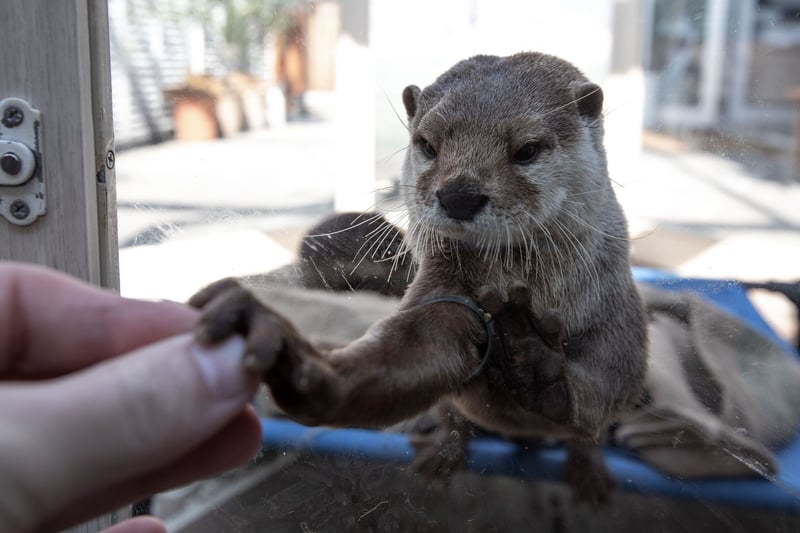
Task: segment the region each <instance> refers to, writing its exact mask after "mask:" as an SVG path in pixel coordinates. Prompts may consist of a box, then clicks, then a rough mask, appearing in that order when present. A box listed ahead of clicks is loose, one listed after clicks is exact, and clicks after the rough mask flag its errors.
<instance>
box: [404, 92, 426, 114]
mask: <svg viewBox="0 0 800 533" xmlns="http://www.w3.org/2000/svg"><path fill="white" fill-rule="evenodd" d="M421 92H422V91H421V90H420V88H419V87H417V86H416V85H409V86H408V87H406V88H405V89H403V105H404V106H406V113H408V118H414V115H416V114H417V100H418V99H419V95H420V93H421Z"/></svg>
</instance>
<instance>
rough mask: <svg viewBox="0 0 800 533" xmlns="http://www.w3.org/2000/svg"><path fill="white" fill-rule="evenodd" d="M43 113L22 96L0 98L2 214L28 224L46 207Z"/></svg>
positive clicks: (18, 222) (9, 219) (43, 211)
mask: <svg viewBox="0 0 800 533" xmlns="http://www.w3.org/2000/svg"><path fill="white" fill-rule="evenodd" d="M44 185H45V184H44V172H43V168H42V114H41V113H40V112H39V111H38V110H37V109H34V108H33V106H31V105H30V104H29V103H28V102H26V101H25V100H22V99H20V98H6V99H4V100H2V101H0V215H2V216H3V217H4V218H5V219H6V220H8V221H9V222H11V223H12V224H16V225H18V226H27V225H29V224H32V223H33V222H34V221H35V220H36V219H37V218H39V217H40V216H42V215H44V214H45V212H46V211H47V208H46V202H45V187H44Z"/></svg>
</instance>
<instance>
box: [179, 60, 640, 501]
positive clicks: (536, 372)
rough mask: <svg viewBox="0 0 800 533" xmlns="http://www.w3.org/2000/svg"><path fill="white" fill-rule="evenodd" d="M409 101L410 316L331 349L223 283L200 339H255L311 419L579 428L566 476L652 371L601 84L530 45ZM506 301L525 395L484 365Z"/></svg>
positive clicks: (202, 301) (405, 307)
mask: <svg viewBox="0 0 800 533" xmlns="http://www.w3.org/2000/svg"><path fill="white" fill-rule="evenodd" d="M402 97H403V104H404V106H405V110H406V112H407V115H408V121H409V133H410V145H409V149H408V151H407V154H406V158H405V162H404V168H403V175H402V179H401V191H402V194H404V195H405V197H404V202H405V206H406V208H407V210H408V218H409V224H408V230H407V234H406V235H405V239H404V243H405V246H407V247H408V248H409V249H410V250H411V253H412V254H413V257H414V260H415V263H416V275H415V277H414V280H413V281H412V283H411V284H410V285H409V287H408V289H407V290H406V292H405V294H404V296H403V298H402V299H401V301H400V304H399V307H398V309H397V311H396V312H395V313H394V314H392V315H391V316H389V317H387V318H385V319H383V320H381V321H379V322H377V323H375V324H374V325H373V326H372V327H371V328H370V329H369V330H368V331H367V332H366V333H365V334H364V335H363V336H362V337H361V338H359V339H357V340H355V341H353V342H352V343H350V344H349V345H347V346H344V347H341V348H337V349H331V350H323V349H319V348H315V347H314V346H312V345H311V344H310V343H309V342H308V341H307V340H306V339H305V338H304V337H303V335H302V334H301V333H300V332H298V331H296V330H295V329H294V327H293V326H292V325H291V323H290V322H289V321H288V320H287V319H285V318H284V317H282V316H280V315H278V314H277V313H275V312H273V311H271V310H270V309H268V308H267V307H265V306H263V305H261V304H260V303H258V302H257V301H256V300H255V298H254V297H253V296H252V295H250V294H249V293H248V292H247V291H246V289H244V288H243V287H242V286H240V285H239V284H238V283H237V282H236V281H235V280H222V281H221V282H217V283H216V284H212V285H211V286H209V287H207V288H206V289H203V290H202V291H200V292H199V293H198V294H196V295H195V296H194V297H193V298H192V299H191V300H190V303H191V304H192V305H194V306H196V307H199V308H202V309H203V314H202V316H201V318H200V319H199V322H198V325H197V327H196V330H195V331H196V335H197V337H198V339H200V340H201V341H203V342H209V343H212V342H218V341H219V340H221V339H222V338H224V337H226V336H227V335H229V334H231V333H233V332H240V333H243V334H244V335H245V336H246V338H247V346H248V348H247V356H246V358H245V361H246V364H247V365H248V366H249V367H250V368H253V369H254V371H257V372H259V373H260V375H261V376H262V378H263V380H264V381H265V383H266V384H267V385H268V386H269V388H270V391H271V394H272V397H273V399H274V400H275V402H276V403H277V404H278V405H279V406H280V407H281V408H282V409H283V410H284V411H285V412H286V413H287V414H288V415H289V416H291V417H292V418H294V419H296V420H298V421H299V422H301V423H306V424H312V425H332V426H367V427H384V426H387V425H390V424H393V423H395V422H398V421H400V420H403V419H407V418H409V417H411V416H413V415H415V414H417V413H420V412H422V411H424V410H426V409H427V408H429V407H430V406H432V405H434V404H435V403H437V402H440V401H446V403H447V405H449V406H450V407H449V410H448V412H449V413H451V414H452V413H456V415H457V416H451V418H452V419H453V420H457V421H458V423H461V421H463V420H466V421H469V422H471V423H474V424H477V425H478V426H480V427H483V428H485V429H488V430H490V431H494V432H497V433H501V434H503V435H507V436H509V437H512V438H530V437H541V436H547V437H557V438H564V439H567V441H568V442H569V443H571V445H570V446H569V451H570V454H569V458H568V462H567V476H569V475H570V472H573V473H574V472H575V471H580V470H581V469H582V466H583V465H584V464H585V462H586V460H587V457H589V458H591V457H594V456H595V455H596V454H594V453H593V452H591V450H592V449H593V447H594V446H595V445H596V443H597V442H598V440H599V439H600V437H601V436H602V434H603V432H604V431H605V430H606V429H607V428H608V426H609V424H610V423H611V422H612V420H613V419H614V416H615V414H616V413H618V412H619V411H620V410H621V409H623V408H625V407H626V406H629V405H632V404H633V403H634V402H635V401H636V400H638V399H639V396H640V392H641V386H642V382H643V378H644V373H645V367H646V343H647V339H646V321H645V312H644V308H643V305H642V302H641V300H640V298H639V295H638V293H637V290H636V287H635V285H634V282H633V280H632V276H631V271H630V263H629V240H628V234H627V223H626V220H625V217H624V215H623V212H622V209H621V207H620V205H619V203H618V201H617V199H616V196H615V194H614V191H613V188H612V186H611V181H610V179H609V176H608V171H607V165H606V156H605V150H604V148H603V116H602V104H603V93H602V91H601V89H600V87H598V86H597V85H596V84H594V83H592V82H590V81H589V80H588V79H587V78H586V77H585V76H584V75H583V74H582V73H581V72H580V71H579V70H578V69H577V68H576V67H574V66H573V65H572V64H570V63H568V62H567V61H564V60H562V59H559V58H556V57H554V56H550V55H545V54H540V53H535V52H529V53H520V54H516V55H513V56H509V57H496V56H475V57H472V58H470V59H467V60H464V61H462V62H460V63H457V64H456V65H455V66H453V67H452V68H451V69H450V70H448V71H447V72H445V73H444V74H442V75H441V76H440V77H439V78H438V79H436V80H435V81H434V83H433V84H431V85H430V86H428V87H426V88H425V89H424V90H421V89H420V88H419V87H417V86H414V85H411V86H409V87H407V88H406V89H405V90H404V91H403V95H402ZM475 302H478V303H475ZM509 305H511V307H510V308H509ZM509 309H510V311H511V312H510V314H509V313H508V311H509ZM492 311H494V312H496V313H499V314H500V315H502V314H503V313H506V315H507V316H506V318H505V319H503V320H502V321H501V324H500V325H501V326H503V325H506V326H507V325H508V324H511V325H512V326H513V327H505V328H501V332H500V336H501V337H505V340H506V345H507V346H506V348H507V349H508V350H510V351H511V352H512V353H511V354H507V356H508V357H516V358H517V359H516V360H518V361H521V362H522V363H524V364H522V365H517V366H515V367H514V368H512V371H511V372H508V371H501V372H500V374H501V376H505V378H509V376H511V377H512V378H513V377H514V375H516V374H520V372H522V371H524V372H525V373H527V374H528V375H529V378H528V379H527V380H523V381H527V383H526V384H525V387H524V393H523V394H520V393H519V390H521V389H520V388H519V387H516V388H515V387H503V386H498V385H497V380H496V379H493V378H492V372H491V371H490V370H491V366H492V365H488V367H487V365H486V359H487V357H489V356H490V355H491V353H490V352H492V350H493V349H490V348H489V347H488V346H487V345H489V344H491V340H492V337H493V336H496V335H497V332H496V331H493V330H492V329H491V328H490V327H489V326H490V325H491V324H492V323H493V322H492V318H491V316H490V315H491V313H492ZM519 317H522V318H521V319H522V322H519V320H520V318H519ZM514 324H517V325H518V326H519V327H517V326H514ZM519 324H521V325H519ZM526 338H528V339H534V340H536V342H527V341H526ZM537 339H538V340H537ZM501 340H502V339H501ZM494 350H496V347H495V348H494ZM529 350H533V351H534V352H535V353H527V354H526V353H523V352H527V351H529ZM521 355H522V357H520V356H521ZM487 368H489V370H486V369H487ZM501 370H502V369H501ZM495 374H497V372H495ZM509 379H510V378H509ZM515 390H516V393H515ZM526 398H527V400H526ZM587 450H588V451H587ZM436 468H438V466H434V469H436ZM600 477H602V476H600ZM598 483H599V484H600V485H602V484H603V482H602V480H601V481H600V482H598ZM602 489H603V487H602V486H601V487H599V488H598V490H600V491H602Z"/></svg>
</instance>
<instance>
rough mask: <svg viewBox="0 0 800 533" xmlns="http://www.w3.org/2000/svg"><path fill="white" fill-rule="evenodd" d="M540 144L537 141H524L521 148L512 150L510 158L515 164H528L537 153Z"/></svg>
mask: <svg viewBox="0 0 800 533" xmlns="http://www.w3.org/2000/svg"><path fill="white" fill-rule="evenodd" d="M539 149H540V145H539V143H537V142H529V143H525V144H524V145H523V146H522V148H520V149H519V150H517V151H516V152H514V155H513V156H511V160H512V161H513V162H514V164H517V165H530V164H531V163H533V162H534V161H535V160H536V157H537V156H538V155H539Z"/></svg>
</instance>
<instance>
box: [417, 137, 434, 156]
mask: <svg viewBox="0 0 800 533" xmlns="http://www.w3.org/2000/svg"><path fill="white" fill-rule="evenodd" d="M417 145H419V148H420V150H422V153H423V154H425V157H427V158H428V159H435V158H436V148H434V147H433V145H432V144H431V143H429V142H428V141H426V140H425V139H423V138H422V137H420V138H419V140H418V141H417Z"/></svg>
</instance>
